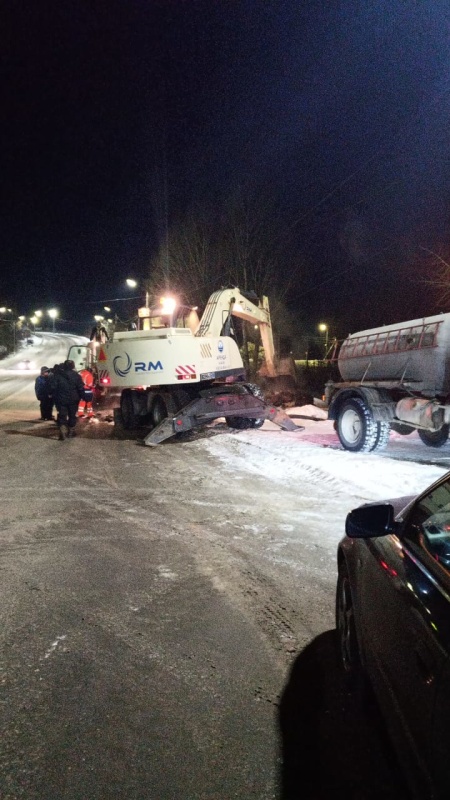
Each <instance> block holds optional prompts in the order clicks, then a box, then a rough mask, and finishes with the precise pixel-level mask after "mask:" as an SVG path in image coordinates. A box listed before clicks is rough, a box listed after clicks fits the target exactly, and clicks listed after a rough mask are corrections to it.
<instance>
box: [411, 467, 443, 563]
mask: <svg viewBox="0 0 450 800" xmlns="http://www.w3.org/2000/svg"><path fill="white" fill-rule="evenodd" d="M408 527H410V528H411V529H412V530H413V531H414V532H415V533H416V536H417V537H418V540H419V543H420V545H421V546H422V547H423V548H424V549H425V550H426V551H427V552H428V553H429V554H430V556H431V557H432V558H433V559H434V560H435V561H437V562H438V563H439V564H440V565H441V566H443V567H444V568H445V569H446V570H447V571H448V572H450V479H449V480H448V481H446V482H445V483H443V484H441V485H440V486H437V487H436V489H434V490H433V491H431V492H429V493H428V494H427V495H425V496H424V497H422V498H421V500H420V501H419V502H418V503H416V505H415V506H414V508H413V511H412V513H411V516H410V517H409V520H408Z"/></svg>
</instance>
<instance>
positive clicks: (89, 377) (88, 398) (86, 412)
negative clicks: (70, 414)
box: [78, 367, 94, 417]
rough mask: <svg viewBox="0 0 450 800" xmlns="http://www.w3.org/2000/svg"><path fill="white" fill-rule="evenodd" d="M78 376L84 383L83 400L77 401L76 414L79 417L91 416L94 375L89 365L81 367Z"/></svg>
mask: <svg viewBox="0 0 450 800" xmlns="http://www.w3.org/2000/svg"><path fill="white" fill-rule="evenodd" d="M80 376H81V379H82V381H83V384H84V400H80V402H79V403H78V416H79V417H84V416H86V417H93V416H94V409H93V408H92V398H93V397H94V375H93V373H92V370H91V369H90V367H86V369H82V370H81V371H80Z"/></svg>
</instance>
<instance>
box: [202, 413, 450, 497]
mask: <svg viewBox="0 0 450 800" xmlns="http://www.w3.org/2000/svg"><path fill="white" fill-rule="evenodd" d="M287 413H288V414H289V415H290V416H291V417H292V418H293V419H294V420H295V421H296V423H297V424H298V425H301V426H303V427H304V430H303V431H298V432H293V433H287V432H286V431H280V429H279V428H277V426H276V425H274V424H273V423H271V422H265V423H264V426H263V428H261V429H260V430H259V431H244V432H239V434H236V435H231V436H226V435H224V436H216V437H214V438H211V439H208V440H207V441H206V442H203V443H202V444H203V446H206V447H207V448H208V449H209V451H210V452H211V454H213V455H214V456H215V457H216V458H219V459H220V460H221V461H222V462H223V464H224V465H225V466H226V468H227V469H229V470H230V471H233V472H235V471H239V472H246V471H247V472H252V473H255V474H258V475H261V476H264V477H266V478H269V479H270V480H271V481H272V482H276V483H281V484H283V485H284V486H285V487H286V486H289V485H291V486H292V488H293V489H296V490H297V491H298V490H300V489H301V487H302V484H303V481H304V480H305V479H308V480H310V479H311V477H312V476H313V475H314V477H315V479H316V480H315V482H319V483H320V484H321V485H322V489H323V490H324V492H325V491H326V489H327V488H328V489H332V491H333V495H334V496H336V494H339V491H340V490H341V491H342V492H343V494H344V495H345V498H347V496H348V494H349V493H353V494H354V497H355V502H356V503H359V502H365V501H367V502H372V501H375V500H384V499H387V498H389V497H401V496H403V495H409V494H416V493H419V492H421V491H422V490H424V489H426V487H427V486H428V485H429V484H430V483H432V482H433V481H435V480H437V479H438V478H439V477H440V476H441V475H443V474H444V473H445V472H447V471H448V470H450V442H449V444H447V445H445V446H444V447H443V448H440V449H436V448H430V447H427V446H426V445H424V444H423V443H422V442H421V441H420V439H419V437H418V436H417V434H416V433H412V434H410V435H409V436H400V435H398V434H396V433H391V437H390V441H389V444H388V446H387V448H386V450H384V451H382V452H381V453H377V454H370V453H349V452H348V451H345V450H343V449H342V448H341V444H340V442H339V439H338V437H337V434H336V433H335V431H334V428H333V422H332V421H330V420H328V419H327V415H326V412H325V411H323V410H322V409H318V408H315V407H314V406H302V407H299V408H291V409H288V412H287ZM399 462H401V463H399ZM322 502H323V500H322ZM347 510H348V508H347V500H345V502H344V507H343V512H344V511H347Z"/></svg>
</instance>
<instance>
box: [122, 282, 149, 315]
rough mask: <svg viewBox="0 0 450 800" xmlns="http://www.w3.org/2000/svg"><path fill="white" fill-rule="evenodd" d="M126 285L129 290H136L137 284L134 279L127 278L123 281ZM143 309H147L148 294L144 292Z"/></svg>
mask: <svg viewBox="0 0 450 800" xmlns="http://www.w3.org/2000/svg"><path fill="white" fill-rule="evenodd" d="M125 283H126V285H127V286H129V287H130V289H136V287H137V286H138V282H137V281H135V280H134V278H127V279H126V281H125ZM145 307H146V308H148V292H147V291H146V292H145Z"/></svg>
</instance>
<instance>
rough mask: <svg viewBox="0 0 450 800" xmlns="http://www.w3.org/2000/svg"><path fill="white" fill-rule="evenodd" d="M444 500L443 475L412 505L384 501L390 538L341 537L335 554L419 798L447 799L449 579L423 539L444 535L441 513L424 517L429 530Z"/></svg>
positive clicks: (447, 482)
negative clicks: (389, 511) (390, 510)
mask: <svg viewBox="0 0 450 800" xmlns="http://www.w3.org/2000/svg"><path fill="white" fill-rule="evenodd" d="M447 495H448V499H449V508H450V477H449V475H447V476H446V477H445V479H442V480H441V481H439V482H437V483H436V484H434V485H433V487H430V489H428V490H426V492H424V493H423V494H422V495H420V496H419V497H418V498H411V497H408V498H398V499H397V500H395V501H389V502H391V503H392V505H393V507H394V508H395V511H396V513H397V516H396V520H397V533H396V534H388V535H379V536H371V537H367V536H366V535H363V536H361V537H360V536H359V535H357V537H358V538H349V537H348V536H346V537H345V538H344V539H343V540H342V541H341V543H340V545H339V551H338V558H339V559H345V562H346V565H347V571H348V574H349V579H350V584H351V588H352V598H353V604H354V609H355V623H356V630H357V636H358V642H359V645H360V650H361V657H362V662H363V665H364V668H365V670H366V672H367V674H368V676H369V677H370V679H371V682H372V684H373V686H374V689H375V692H376V694H377V698H378V700H379V702H380V706H381V708H382V711H383V714H384V716H385V718H386V721H387V723H388V727H389V728H390V729H391V732H393V737H395V739H396V741H395V744H396V745H397V749H398V751H399V755H400V758H401V760H402V762H403V764H404V766H405V771H407V772H409V776H410V778H412V782H413V784H414V787H415V790H416V792H418V793H417V794H416V796H417V797H420V798H425V797H450V761H449V759H448V757H444V754H445V753H447V754H448V752H449V749H450V727H449V725H448V715H447V717H446V716H445V713H444V712H443V711H442V708H443V709H446V710H447V711H448V710H449V700H448V699H447V698H448V697H450V666H449V652H450V574H449V571H448V570H447V568H446V567H447V566H448V564H447V563H446V562H445V560H444V558H440V557H439V554H436V552H435V551H436V548H437V545H436V541H438V543H439V539H437V540H433V541H432V544H431V549H430V544H429V542H428V541H427V537H426V535H425V533H426V531H427V530H429V529H430V527H431V528H433V527H435V528H436V530H437V534H436V536H437V537H439V536H441V535H442V533H443V531H444V532H445V526H446V522H445V515H446V512H444V513H443V512H442V511H439V512H438V514H436V513H435V514H434V516H433V515H431V519H432V522H431V523H430V522H429V519H430V516H428V517H427V515H430V512H432V511H433V510H434V504H435V503H436V502H437V501H436V498H438V502H439V503H442V502H445V504H446V498H447ZM373 506H374V515H375V516H376V511H375V509H376V505H375V504H373ZM424 517H425V518H426V519H425V521H424ZM436 517H437V521H438V523H439V524H438V525H434V526H433V520H434V518H436ZM441 517H443V519H441ZM448 517H449V520H450V511H449V514H448ZM427 523H428V527H427ZM381 533H382V532H381ZM449 541H450V530H449ZM432 785H433V786H434V789H433V790H432V789H431V786H432Z"/></svg>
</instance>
